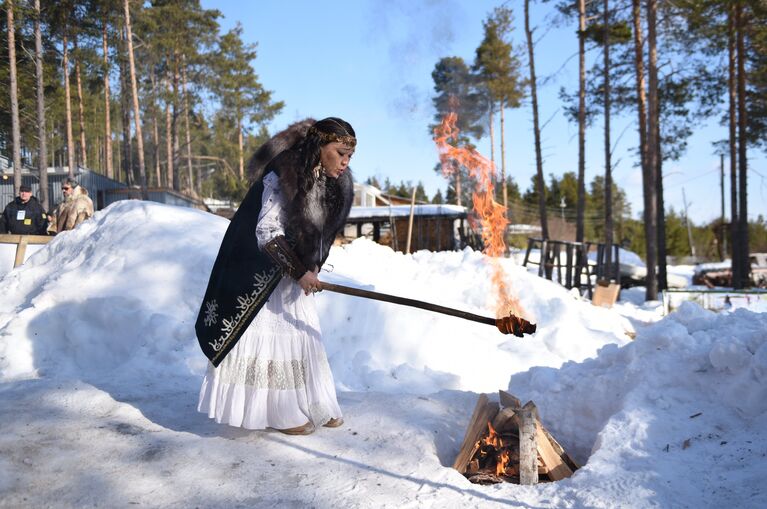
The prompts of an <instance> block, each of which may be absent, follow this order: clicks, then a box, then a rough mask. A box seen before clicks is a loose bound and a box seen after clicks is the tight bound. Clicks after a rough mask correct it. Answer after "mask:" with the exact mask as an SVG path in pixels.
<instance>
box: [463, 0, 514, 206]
mask: <svg viewBox="0 0 767 509" xmlns="http://www.w3.org/2000/svg"><path fill="white" fill-rule="evenodd" d="M512 22H513V15H512V11H511V9H509V8H506V7H496V8H495V9H494V10H493V12H492V14H490V16H488V18H487V19H486V20H485V22H484V23H483V27H484V38H483V40H482V43H481V44H480V45H479V47H478V48H477V51H476V58H475V62H474V69H475V70H476V71H477V73H478V76H479V82H480V83H481V84H482V87H483V88H484V89H486V90H487V92H488V94H489V96H490V101H491V103H497V104H498V111H499V113H500V117H501V118H500V120H501V133H500V134H501V136H500V138H501V182H505V181H506V147H505V128H504V111H505V109H506V108H518V107H519V106H520V103H521V101H522V98H523V97H524V85H525V83H524V81H523V79H522V77H521V73H520V67H521V65H520V63H519V58H518V57H517V52H516V51H515V49H514V47H513V46H512V44H511V42H510V37H511V31H512ZM503 193H504V194H503V206H504V207H506V209H507V211H508V207H509V199H508V194H507V192H506V186H503Z"/></svg>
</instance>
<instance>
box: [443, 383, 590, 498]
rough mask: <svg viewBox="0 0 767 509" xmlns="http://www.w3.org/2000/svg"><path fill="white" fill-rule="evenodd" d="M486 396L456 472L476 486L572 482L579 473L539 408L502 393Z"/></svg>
mask: <svg viewBox="0 0 767 509" xmlns="http://www.w3.org/2000/svg"><path fill="white" fill-rule="evenodd" d="M499 394H500V400H501V404H500V405H499V404H498V403H497V402H494V401H489V399H488V397H487V396H486V395H484V394H483V395H482V396H480V398H479V401H477V406H476V407H475V408H474V414H473V415H472V418H471V421H470V422H469V427H468V429H467V430H466V436H465V437H464V439H463V444H462V445H461V449H460V451H459V452H458V456H457V457H456V460H455V463H454V464H453V468H455V469H456V470H458V471H459V472H461V473H462V474H463V475H465V476H466V477H467V478H468V479H469V481H471V482H473V483H475V484H496V483H500V482H512V483H516V484H536V483H538V482H550V481H559V480H561V479H565V478H567V477H570V476H571V475H572V474H573V472H574V471H575V470H577V469H578V468H579V467H578V465H577V464H576V463H575V461H573V459H572V458H571V457H570V456H569V455H568V454H567V453H566V452H565V450H564V449H563V448H562V446H561V445H559V443H558V442H557V441H556V440H555V439H554V437H553V436H552V435H551V433H549V432H548V431H547V430H546V428H545V427H544V426H543V424H541V421H540V419H539V417H538V411H537V409H536V407H535V404H534V403H533V402H532V401H530V402H528V403H527V404H525V405H524V406H522V405H521V402H520V401H519V399H517V398H516V397H514V396H513V395H511V394H509V393H508V392H505V391H499Z"/></svg>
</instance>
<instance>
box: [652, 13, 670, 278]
mask: <svg viewBox="0 0 767 509" xmlns="http://www.w3.org/2000/svg"><path fill="white" fill-rule="evenodd" d="M657 14H658V5H657V0H647V52H648V64H647V76H648V95H647V166H648V168H649V171H650V174H651V176H652V178H653V179H654V180H655V200H656V202H655V214H656V223H655V224H656V228H657V244H658V245H657V247H658V290H665V289H666V288H667V283H666V224H665V223H666V220H665V210H664V208H665V206H664V203H663V171H662V169H661V168H662V159H661V156H662V155H661V147H660V103H659V97H658V42H657V24H658V21H657V18H658V16H657Z"/></svg>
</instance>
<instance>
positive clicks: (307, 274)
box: [196, 117, 356, 434]
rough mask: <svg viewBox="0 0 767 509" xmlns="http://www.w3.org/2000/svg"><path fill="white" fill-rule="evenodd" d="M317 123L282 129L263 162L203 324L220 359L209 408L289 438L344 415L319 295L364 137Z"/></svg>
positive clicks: (213, 355)
mask: <svg viewBox="0 0 767 509" xmlns="http://www.w3.org/2000/svg"><path fill="white" fill-rule="evenodd" d="M307 126H309V123H307V122H304V123H299V124H295V125H294V126H291V128H289V129H288V130H286V131H284V132H282V133H280V134H278V135H277V136H275V138H273V139H272V140H270V142H268V143H267V144H266V145H265V146H264V147H262V148H261V149H259V152H257V153H256V155H255V156H254V158H253V160H252V161H251V168H249V171H250V173H251V176H252V177H254V178H255V183H254V184H253V186H252V187H251V189H250V191H249V192H248V195H247V196H246V198H245V199H244V200H243V202H242V204H241V206H240V208H239V209H238V211H237V213H236V214H235V216H234V217H233V218H232V222H231V224H230V226H229V228H228V229H227V233H226V235H225V237H224V240H223V242H222V246H221V249H220V251H219V254H218V257H217V259H216V264H215V265H214V268H213V271H212V273H211V278H210V282H209V284H208V290H207V291H206V295H205V298H204V300H203V305H202V307H201V309H200V314H199V316H198V320H197V324H196V330H197V335H198V339H199V341H200V345H201V346H202V348H203V351H204V352H205V354H206V355H207V356H208V357H209V358H210V359H211V364H210V365H209V367H208V371H207V373H206V375H205V378H204V380H203V383H202V388H201V390H200V399H199V404H198V410H199V411H200V412H204V413H206V414H208V416H209V417H211V418H214V419H215V420H216V422H219V423H225V424H229V425H232V426H241V427H243V428H248V429H265V428H273V429H276V430H279V431H282V432H283V433H287V434H308V433H311V432H313V431H314V430H315V429H316V427H318V426H326V427H337V426H340V425H341V424H342V423H343V419H342V414H341V409H340V408H339V406H338V401H337V399H336V393H335V385H334V381H333V375H332V373H331V371H330V366H329V364H328V360H327V356H326V354H325V349H324V347H323V344H322V340H321V331H320V322H319V317H318V316H317V310H316V306H315V301H314V292H316V291H318V290H319V289H320V287H319V279H318V278H317V274H318V272H319V270H320V268H321V267H322V264H323V263H324V262H325V259H326V258H327V256H328V253H329V250H330V246H331V245H332V243H333V240H334V238H335V236H336V234H337V233H338V232H339V231H340V229H341V228H343V225H344V222H345V220H346V217H347V216H348V213H349V209H350V207H351V201H352V198H353V182H352V179H351V174H350V172H349V170H348V166H349V160H350V158H351V156H352V154H353V153H354V150H355V146H356V138H355V133H354V130H353V129H352V127H351V125H349V124H348V123H347V122H345V121H343V120H341V119H339V118H333V117H331V118H327V119H324V120H320V121H318V122H314V123H312V124H311V126H310V127H308V129H307ZM286 142H287V143H290V147H289V148H287V149H286V150H282V151H281V148H283V147H284V146H285V145H286ZM275 154H276V155H275ZM267 160H268V164H266V165H265V168H264V169H263V170H262V169H260V168H259V167H258V166H259V164H260V165H261V166H263V165H264V163H266V161H267ZM266 255H268V256H266ZM243 282H244V284H243Z"/></svg>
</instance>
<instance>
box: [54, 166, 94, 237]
mask: <svg viewBox="0 0 767 509" xmlns="http://www.w3.org/2000/svg"><path fill="white" fill-rule="evenodd" d="M61 192H62V193H63V194H64V201H63V202H61V203H59V204H58V206H57V207H56V209H55V210H54V211H53V213H52V214H51V215H50V216H51V224H50V226H49V227H48V232H49V233H61V232H63V231H66V230H73V229H74V228H75V227H76V226H77V225H79V224H80V223H82V222H83V221H85V220H86V219H88V218H90V217H91V216H93V201H91V199H90V198H89V197H88V190H87V189H85V188H84V187H83V186H81V185H80V183H79V182H77V181H76V180H75V179H73V178H68V179H66V180H65V181H64V182H62V183H61Z"/></svg>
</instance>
